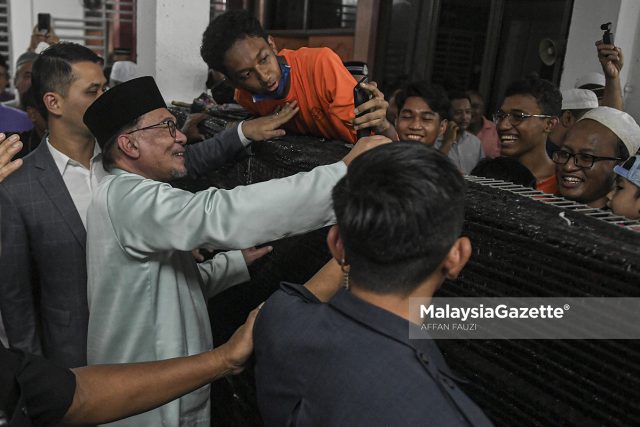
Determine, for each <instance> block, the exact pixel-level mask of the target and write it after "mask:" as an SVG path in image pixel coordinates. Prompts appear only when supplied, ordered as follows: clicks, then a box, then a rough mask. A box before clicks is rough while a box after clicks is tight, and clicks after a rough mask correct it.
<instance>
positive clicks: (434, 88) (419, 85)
mask: <svg viewBox="0 0 640 427" xmlns="http://www.w3.org/2000/svg"><path fill="white" fill-rule="evenodd" d="M412 96H417V97H420V98H422V99H424V100H425V101H426V103H427V104H429V107H431V109H432V110H433V111H434V112H436V113H438V115H439V116H440V120H443V119H448V118H449V106H450V103H449V98H448V97H447V93H446V92H445V90H444V89H443V88H442V86H439V85H435V84H434V85H431V84H429V83H428V82H426V81H424V80H423V81H418V82H413V83H410V84H409V85H408V86H407V87H405V88H404V89H402V90H401V91H400V92H399V93H398V95H397V96H396V105H397V107H398V114H400V111H401V110H402V107H403V106H404V103H405V102H407V98H409V97H412Z"/></svg>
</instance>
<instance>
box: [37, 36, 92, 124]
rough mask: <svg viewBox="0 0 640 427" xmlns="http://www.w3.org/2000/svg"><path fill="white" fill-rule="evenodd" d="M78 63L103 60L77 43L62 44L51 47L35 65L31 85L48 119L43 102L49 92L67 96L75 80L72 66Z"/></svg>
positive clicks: (39, 107) (39, 105)
mask: <svg viewBox="0 0 640 427" xmlns="http://www.w3.org/2000/svg"><path fill="white" fill-rule="evenodd" d="M78 62H93V63H96V64H101V63H102V58H100V57H99V56H98V55H96V54H95V53H94V52H93V51H92V50H91V49H89V48H87V47H84V46H81V45H79V44H77V43H69V42H60V43H56V44H54V45H51V46H49V47H48V48H47V49H46V50H44V51H43V52H42V53H41V54H40V55H38V58H37V59H36V60H35V61H34V63H33V70H32V74H31V84H32V86H33V88H34V95H35V97H36V102H37V105H38V110H40V114H42V117H44V118H45V119H46V118H47V117H48V111H47V108H46V107H45V105H44V101H43V100H42V98H43V96H44V94H45V93H47V92H56V93H59V94H61V95H66V93H67V90H68V89H69V85H71V83H72V82H73V80H74V76H73V71H72V69H71V66H72V65H73V64H75V63H78Z"/></svg>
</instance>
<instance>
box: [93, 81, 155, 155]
mask: <svg viewBox="0 0 640 427" xmlns="http://www.w3.org/2000/svg"><path fill="white" fill-rule="evenodd" d="M166 107H167V105H166V104H165V102H164V99H163V98H162V95H161V94H160V89H158V86H157V85H156V82H155V80H154V79H153V77H150V76H146V77H138V78H137V79H133V80H129V81H128V82H124V83H122V84H119V85H118V86H115V87H113V88H111V89H109V90H108V91H106V92H105V93H104V95H102V96H101V97H99V98H98V99H96V100H95V101H94V102H93V104H91V105H90V106H89V108H88V109H87V111H86V113H84V117H83V121H84V124H86V125H87V127H88V128H89V130H90V131H91V133H93V135H94V136H95V137H96V140H97V141H98V145H100V148H101V149H103V150H104V145H105V143H106V142H107V141H108V140H109V138H111V137H112V136H114V135H115V133H116V132H118V131H119V130H120V129H122V127H123V126H124V125H126V124H127V123H131V122H132V121H134V120H135V119H137V118H138V117H140V116H142V115H143V114H146V113H148V112H149V111H153V110H156V109H158V108H166Z"/></svg>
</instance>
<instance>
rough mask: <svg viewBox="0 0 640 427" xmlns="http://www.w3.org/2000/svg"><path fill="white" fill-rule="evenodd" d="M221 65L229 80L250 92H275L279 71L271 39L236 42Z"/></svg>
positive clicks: (247, 39)
mask: <svg viewBox="0 0 640 427" xmlns="http://www.w3.org/2000/svg"><path fill="white" fill-rule="evenodd" d="M224 66H225V68H226V74H227V77H228V78H229V80H230V81H231V82H232V83H233V84H234V85H235V86H237V87H239V88H241V89H244V90H246V91H247V92H249V93H252V94H256V95H265V94H269V93H274V92H275V91H276V90H277V89H278V85H279V83H280V77H281V75H282V72H281V71H280V65H279V64H278V59H277V56H276V50H275V46H274V44H273V42H272V40H271V39H269V43H267V41H266V40H265V39H263V38H262V37H245V38H243V39H239V40H237V41H236V42H235V43H234V44H233V45H232V46H231V47H230V48H229V50H228V51H227V53H226V54H225V57H224Z"/></svg>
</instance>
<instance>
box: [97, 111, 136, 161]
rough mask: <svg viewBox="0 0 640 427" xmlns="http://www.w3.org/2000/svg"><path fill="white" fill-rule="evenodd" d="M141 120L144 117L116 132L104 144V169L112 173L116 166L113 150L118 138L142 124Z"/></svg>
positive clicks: (134, 120)
mask: <svg viewBox="0 0 640 427" xmlns="http://www.w3.org/2000/svg"><path fill="white" fill-rule="evenodd" d="M141 118H142V116H140V117H136V118H135V119H133V120H132V121H130V122H129V123H127V124H125V125H124V126H122V127H121V128H120V129H118V130H117V131H116V132H114V134H113V135H112V136H111V137H110V138H109V139H108V140H107V142H105V143H104V145H103V146H102V167H103V168H104V170H106V171H110V170H111V169H113V167H114V166H115V164H116V162H115V159H114V158H113V150H114V147H115V146H116V141H117V140H118V137H119V136H120V135H122V133H124V132H126V131H129V130H131V129H133V128H135V127H136V126H137V125H138V122H140V119H141Z"/></svg>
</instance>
